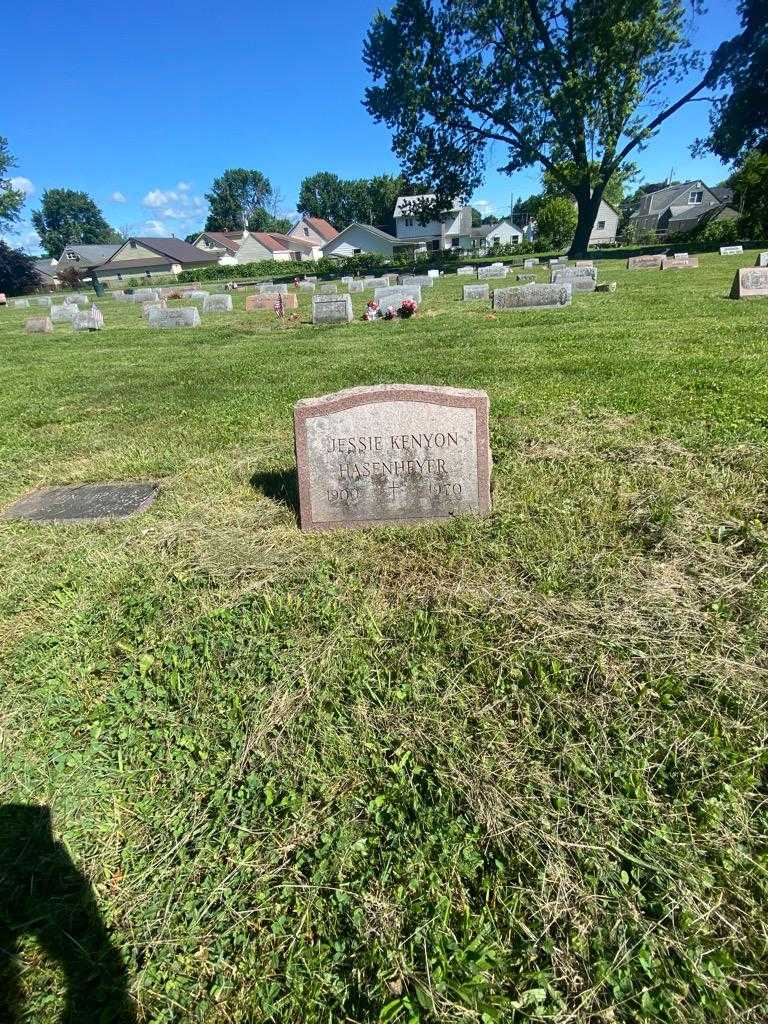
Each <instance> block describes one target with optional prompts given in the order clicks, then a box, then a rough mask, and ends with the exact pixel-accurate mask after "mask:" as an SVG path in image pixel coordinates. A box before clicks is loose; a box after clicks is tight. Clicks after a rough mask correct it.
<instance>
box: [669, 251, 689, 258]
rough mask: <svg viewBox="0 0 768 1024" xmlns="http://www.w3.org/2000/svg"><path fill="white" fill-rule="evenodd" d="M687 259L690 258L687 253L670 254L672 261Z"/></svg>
mask: <svg viewBox="0 0 768 1024" xmlns="http://www.w3.org/2000/svg"><path fill="white" fill-rule="evenodd" d="M689 258H690V257H689V255H688V253H687V252H673V253H672V259H673V260H687V259H689Z"/></svg>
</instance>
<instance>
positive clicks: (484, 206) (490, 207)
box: [470, 199, 496, 217]
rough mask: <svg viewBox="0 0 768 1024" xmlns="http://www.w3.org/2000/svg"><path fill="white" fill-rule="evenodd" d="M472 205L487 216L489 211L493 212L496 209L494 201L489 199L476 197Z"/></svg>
mask: <svg viewBox="0 0 768 1024" xmlns="http://www.w3.org/2000/svg"><path fill="white" fill-rule="evenodd" d="M470 206H474V208H475V209H476V210H477V212H478V213H482V215H483V216H484V217H487V216H488V214H489V213H493V212H494V211H495V209H496V207H495V205H494V204H493V203H489V202H488V200H487V199H475V200H474V202H471V203H470Z"/></svg>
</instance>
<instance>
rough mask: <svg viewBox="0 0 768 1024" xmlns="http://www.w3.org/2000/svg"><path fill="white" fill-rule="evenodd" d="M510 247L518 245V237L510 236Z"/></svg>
mask: <svg viewBox="0 0 768 1024" xmlns="http://www.w3.org/2000/svg"><path fill="white" fill-rule="evenodd" d="M512 245H520V238H519V237H518V235H513V236H512Z"/></svg>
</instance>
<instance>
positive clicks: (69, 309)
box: [51, 302, 80, 324]
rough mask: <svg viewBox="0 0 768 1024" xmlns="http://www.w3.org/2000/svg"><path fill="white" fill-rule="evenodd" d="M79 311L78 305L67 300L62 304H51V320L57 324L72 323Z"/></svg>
mask: <svg viewBox="0 0 768 1024" xmlns="http://www.w3.org/2000/svg"><path fill="white" fill-rule="evenodd" d="M79 312H80V310H79V309H78V308H77V306H71V305H70V304H69V303H66V302H65V303H64V305H62V306H51V320H53V322H54V323H55V324H71V323H72V321H73V320H74V319H75V317H76V316H77V314H78V313H79Z"/></svg>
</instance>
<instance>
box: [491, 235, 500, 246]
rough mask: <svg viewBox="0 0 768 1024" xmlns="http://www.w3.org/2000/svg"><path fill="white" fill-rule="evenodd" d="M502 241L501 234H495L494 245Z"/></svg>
mask: <svg viewBox="0 0 768 1024" xmlns="http://www.w3.org/2000/svg"><path fill="white" fill-rule="evenodd" d="M500 241H501V236H500V235H494V236H493V244H494V245H498V244H499V242H500Z"/></svg>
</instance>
